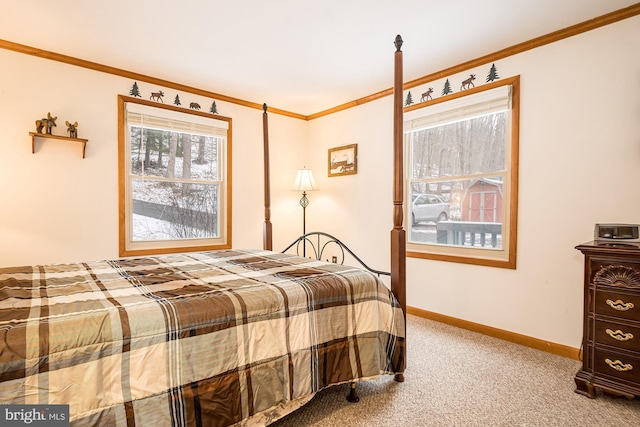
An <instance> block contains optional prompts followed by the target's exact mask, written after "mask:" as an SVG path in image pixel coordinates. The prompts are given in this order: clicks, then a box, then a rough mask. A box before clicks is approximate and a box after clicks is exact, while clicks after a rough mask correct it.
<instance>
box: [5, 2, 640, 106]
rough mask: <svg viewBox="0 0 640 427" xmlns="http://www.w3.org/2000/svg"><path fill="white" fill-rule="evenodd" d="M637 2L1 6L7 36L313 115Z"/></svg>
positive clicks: (26, 42)
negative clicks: (399, 75) (396, 71)
mask: <svg viewBox="0 0 640 427" xmlns="http://www.w3.org/2000/svg"><path fill="white" fill-rule="evenodd" d="M635 3H637V2H636V1H635V0H440V1H435V0H394V1H389V0H385V1H383V0H317V1H315V2H307V1H300V0H270V1H257V0H226V1H216V0H182V1H177V0H134V1H131V0H108V1H97V0H56V1H54V2H52V1H51V0H23V1H19V2H18V1H15V0H0V8H1V9H0V10H2V13H1V14H0V39H3V40H6V41H10V42H14V43H19V44H24V45H27V46H31V47H35V48H39V49H44V50H47V51H52V52H56V53H60V54H64V55H69V56H72V57H76V58H79V59H83V60H87V61H92V62H97V63H100V64H103V65H108V66H111V67H116V68H121V69H125V70H127V71H132V72H135V73H140V74H145V75H148V76H152V77H155V78H159V79H164V80H169V81H173V82H176V83H180V84H184V85H187V86H193V87H197V88H200V89H204V90H207V91H211V92H216V93H220V94H224V95H227V96H231V97H235V98H239V99H243V100H246V101H250V102H255V103H259V104H262V103H263V102H266V103H267V104H269V105H270V106H273V107H276V108H279V109H283V110H287V111H291V112H295V113H298V114H304V115H309V114H313V113H317V112H319V111H323V110H326V109H329V108H332V107H335V106H337V105H340V104H343V103H346V102H349V101H353V100H355V99H358V98H362V97H366V96H368V95H371V94H373V93H376V92H379V91H381V90H384V89H388V88H390V87H391V86H392V85H393V52H394V51H395V47H394V45H393V41H394V39H395V36H396V35H397V34H401V35H402V38H403V40H404V45H403V49H402V50H403V52H404V79H405V80H406V81H409V80H414V79H417V78H419V77H422V76H425V75H428V74H431V73H434V72H437V71H440V70H442V69H445V68H448V67H451V66H454V65H457V64H460V63H463V62H466V61H469V60H472V59H475V58H478V57H481V56H484V55H487V54H490V53H492V52H495V51H498V50H500V49H504V48H506V47H509V46H512V45H515V44H518V43H521V42H525V41H527V40H530V39H533V38H535V37H538V36H542V35H545V34H548V33H551V32H553V31H556V30H560V29H563V28H566V27H569V26H571V25H574V24H577V23H580V22H583V21H587V20H589V19H592V18H596V17H598V16H601V15H604V14H606V13H609V12H612V11H615V10H618V9H622V8H624V7H627V6H630V5H633V4H635Z"/></svg>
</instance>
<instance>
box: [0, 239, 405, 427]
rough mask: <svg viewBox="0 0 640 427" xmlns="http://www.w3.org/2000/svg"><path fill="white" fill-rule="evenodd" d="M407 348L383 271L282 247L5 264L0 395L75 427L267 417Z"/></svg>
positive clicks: (0, 288) (0, 294) (369, 371)
mask: <svg viewBox="0 0 640 427" xmlns="http://www.w3.org/2000/svg"><path fill="white" fill-rule="evenodd" d="M404 350H405V349H404V321H403V315H402V311H401V309H400V308H399V307H398V304H397V302H396V300H395V299H394V298H393V296H392V294H391V292H390V291H389V290H388V289H387V287H386V286H385V285H384V284H383V283H381V282H380V281H379V280H378V279H377V278H376V277H375V276H373V275H371V274H369V273H366V272H363V271H361V270H359V269H355V268H352V267H346V266H340V265H336V264H328V263H324V262H321V261H315V260H309V259H305V258H300V257H296V256H292V255H288V254H280V253H273V252H268V251H258V250H255V251H241V250H229V251H215V252H200V253H190V254H176V255H161V256H155V257H145V258H134V259H121V260H111V261H101V262H87V263H75V264H64V265H45V266H29V267H16V268H0V403H13V404H42V403H48V404H69V405H70V407H69V409H70V419H71V424H72V425H73V426H85V425H91V426H96V425H100V426H110V427H111V426H134V425H135V426H138V427H140V426H142V427H146V426H154V427H159V426H172V425H174V426H200V425H204V426H223V425H231V424H234V423H242V424H246V423H247V422H248V421H247V420H249V421H251V420H254V421H255V420H260V422H261V423H262V422H264V423H269V422H271V421H273V420H274V419H277V418H278V417H280V416H282V415H284V414H285V411H284V410H282V408H284V407H286V406H287V404H288V403H291V402H304V401H306V400H308V399H309V398H310V396H312V395H313V394H314V393H315V392H317V391H319V390H320V389H322V388H324V387H327V386H330V385H333V384H338V383H344V382H347V381H351V380H357V379H367V378H371V377H377V376H379V375H380V374H386V373H395V372H401V371H403V370H404V366H403V361H402V360H403V358H402V354H403V353H404ZM305 399H306V400H305Z"/></svg>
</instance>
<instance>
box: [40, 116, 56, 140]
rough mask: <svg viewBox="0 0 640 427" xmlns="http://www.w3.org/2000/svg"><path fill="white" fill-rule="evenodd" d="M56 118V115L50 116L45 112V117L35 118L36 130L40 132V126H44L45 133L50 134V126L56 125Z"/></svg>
mask: <svg viewBox="0 0 640 427" xmlns="http://www.w3.org/2000/svg"><path fill="white" fill-rule="evenodd" d="M56 120H58V117H57V116H56V117H51V113H47V118H46V119H45V118H42V119H40V120H36V132H38V133H42V128H45V127H46V129H45V133H46V134H47V135H51V128H52V127H54V126H56Z"/></svg>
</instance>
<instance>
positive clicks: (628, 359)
mask: <svg viewBox="0 0 640 427" xmlns="http://www.w3.org/2000/svg"><path fill="white" fill-rule="evenodd" d="M593 370H594V372H595V374H596V375H606V376H608V377H613V378H617V379H619V380H624V381H626V382H629V383H632V384H634V385H638V384H640V358H638V357H633V356H627V355H623V354H620V353H617V352H615V351H608V350H603V349H601V348H597V347H596V349H595V351H594V358H593Z"/></svg>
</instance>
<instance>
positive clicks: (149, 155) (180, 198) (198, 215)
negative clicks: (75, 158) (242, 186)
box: [118, 96, 231, 256]
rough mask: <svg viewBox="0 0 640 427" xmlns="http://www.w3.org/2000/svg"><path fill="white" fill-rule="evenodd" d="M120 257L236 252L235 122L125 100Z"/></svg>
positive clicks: (121, 122)
mask: <svg viewBox="0 0 640 427" xmlns="http://www.w3.org/2000/svg"><path fill="white" fill-rule="evenodd" d="M118 116H119V117H118V128H119V129H118V130H119V134H118V139H119V141H118V156H119V199H120V200H119V203H120V212H119V215H120V218H119V228H120V230H119V234H120V237H119V240H120V242H119V245H120V256H130V255H147V254H157V253H168V252H179V251H195V250H210V249H223V248H229V247H230V246H231V198H230V196H229V195H230V194H231V178H230V177H231V170H230V169H231V163H230V161H229V160H230V158H231V119H229V118H225V117H220V116H215V117H213V116H212V115H211V114H207V113H201V112H199V111H189V110H185V109H184V108H179V107H175V106H171V105H162V104H157V103H155V102H150V101H145V100H141V99H137V98H130V97H126V96H119V97H118Z"/></svg>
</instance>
